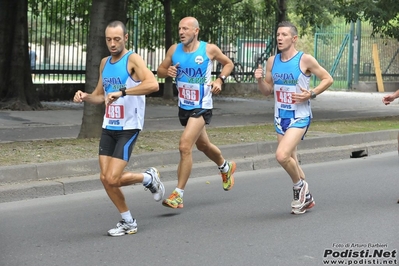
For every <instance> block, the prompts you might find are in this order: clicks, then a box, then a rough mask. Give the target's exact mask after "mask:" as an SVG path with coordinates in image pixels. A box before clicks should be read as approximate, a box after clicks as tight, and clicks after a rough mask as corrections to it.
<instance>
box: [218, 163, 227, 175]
mask: <svg viewBox="0 0 399 266" xmlns="http://www.w3.org/2000/svg"><path fill="white" fill-rule="evenodd" d="M219 170H220V172H223V173H227V171H229V164H228V163H227V161H226V160H224V163H223V164H222V165H221V166H219Z"/></svg>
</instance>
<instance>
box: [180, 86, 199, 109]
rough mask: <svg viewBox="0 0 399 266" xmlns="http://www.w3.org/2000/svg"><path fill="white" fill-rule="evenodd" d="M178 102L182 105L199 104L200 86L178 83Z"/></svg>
mask: <svg viewBox="0 0 399 266" xmlns="http://www.w3.org/2000/svg"><path fill="white" fill-rule="evenodd" d="M177 88H178V91H179V101H180V103H181V104H183V105H192V106H195V105H198V104H199V102H200V89H199V88H200V85H199V84H191V83H186V82H178V83H177Z"/></svg>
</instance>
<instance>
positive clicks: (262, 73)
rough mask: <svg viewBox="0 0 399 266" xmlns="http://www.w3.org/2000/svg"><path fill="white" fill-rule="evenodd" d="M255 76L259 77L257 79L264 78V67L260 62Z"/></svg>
mask: <svg viewBox="0 0 399 266" xmlns="http://www.w3.org/2000/svg"><path fill="white" fill-rule="evenodd" d="M254 76H255V79H257V80H259V79H261V78H263V76H264V72H263V68H262V65H261V64H259V65H258V68H257V69H256V70H255V72H254Z"/></svg>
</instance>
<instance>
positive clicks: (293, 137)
mask: <svg viewBox="0 0 399 266" xmlns="http://www.w3.org/2000/svg"><path fill="white" fill-rule="evenodd" d="M305 132H306V128H289V129H288V130H287V131H286V132H285V135H284V136H283V135H280V134H277V140H278V147H277V150H276V159H277V161H278V162H279V164H280V165H281V166H282V167H283V168H284V170H285V171H286V172H287V173H288V175H289V176H290V177H291V179H292V182H293V183H294V184H295V183H297V182H299V181H300V180H301V173H300V171H299V167H298V161H297V160H295V159H294V158H292V154H293V153H295V154H296V147H297V146H298V144H299V143H300V141H301V139H302V137H303V134H305Z"/></svg>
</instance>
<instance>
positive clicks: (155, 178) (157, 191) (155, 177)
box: [144, 167, 165, 201]
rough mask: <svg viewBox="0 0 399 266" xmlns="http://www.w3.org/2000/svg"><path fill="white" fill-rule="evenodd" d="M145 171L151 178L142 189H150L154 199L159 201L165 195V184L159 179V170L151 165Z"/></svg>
mask: <svg viewBox="0 0 399 266" xmlns="http://www.w3.org/2000/svg"><path fill="white" fill-rule="evenodd" d="M145 172H146V173H147V174H149V175H150V176H151V177H152V180H151V182H150V183H149V184H148V185H147V186H145V188H144V190H149V191H151V193H152V195H154V200H155V201H161V200H162V199H163V197H164V195H165V186H164V185H163V183H162V182H161V180H160V179H159V178H160V177H161V175H160V174H159V171H158V170H157V169H156V168H155V167H151V168H148V169H147V170H146V171H145Z"/></svg>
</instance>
